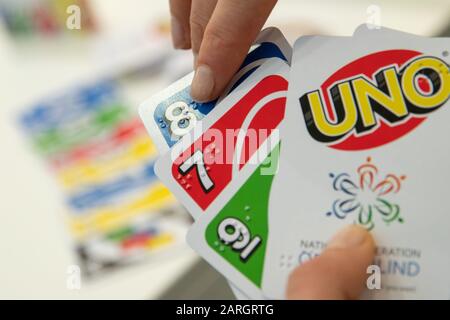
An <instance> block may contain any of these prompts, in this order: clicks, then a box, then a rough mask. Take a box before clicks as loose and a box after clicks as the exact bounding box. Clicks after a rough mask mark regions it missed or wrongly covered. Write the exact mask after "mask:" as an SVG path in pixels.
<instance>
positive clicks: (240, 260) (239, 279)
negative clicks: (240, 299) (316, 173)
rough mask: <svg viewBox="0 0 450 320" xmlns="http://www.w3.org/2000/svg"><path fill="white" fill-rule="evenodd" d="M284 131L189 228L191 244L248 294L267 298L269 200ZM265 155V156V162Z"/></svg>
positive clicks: (272, 140) (267, 143)
mask: <svg viewBox="0 0 450 320" xmlns="http://www.w3.org/2000/svg"><path fill="white" fill-rule="evenodd" d="M279 147H280V143H279V136H278V135H276V134H275V135H273V136H270V139H268V140H267V141H265V142H264V143H263V145H262V146H261V150H262V152H261V153H260V154H259V155H256V154H255V155H254V157H258V159H255V161H249V164H248V165H246V166H245V167H244V168H243V170H242V171H241V172H240V174H239V175H238V176H237V177H236V178H235V179H233V181H232V182H231V183H230V184H229V185H228V186H227V187H226V188H225V190H224V191H223V192H222V193H221V194H220V195H219V196H218V197H217V200H216V201H215V202H214V203H212V204H211V206H210V207H208V209H206V211H205V212H204V214H203V215H202V216H201V217H199V218H198V219H197V220H196V222H195V223H194V224H193V226H192V227H191V228H190V230H189V232H188V236H187V241H188V243H189V245H190V246H191V247H192V248H193V249H194V250H196V251H197V252H198V253H199V254H200V255H201V256H202V257H203V258H204V259H205V260H206V261H208V263H210V264H211V265H212V266H213V267H214V268H216V269H217V270H219V271H220V272H221V273H222V274H223V275H224V276H225V277H226V278H227V279H228V280H229V281H230V282H231V283H232V284H233V285H232V287H233V286H236V287H238V288H239V289H240V290H241V292H243V293H244V294H245V295H247V296H248V297H252V298H258V299H264V298H265V297H264V295H263V291H262V288H263V273H264V265H265V250H266V246H267V240H268V232H269V225H268V219H267V217H268V214H267V210H268V205H269V201H268V200H269V195H270V190H271V184H272V181H273V177H274V173H275V172H276V168H277V160H278V154H279ZM261 160H262V161H261Z"/></svg>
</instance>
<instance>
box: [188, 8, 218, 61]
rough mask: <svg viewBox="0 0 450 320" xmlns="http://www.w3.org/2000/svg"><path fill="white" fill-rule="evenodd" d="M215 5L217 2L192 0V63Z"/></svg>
mask: <svg viewBox="0 0 450 320" xmlns="http://www.w3.org/2000/svg"><path fill="white" fill-rule="evenodd" d="M216 4H217V0H192V5H191V17H190V26H191V47H192V52H193V54H194V61H196V60H197V56H198V52H199V51H200V44H201V43H202V39H203V34H204V33H205V29H206V25H207V24H208V22H209V19H210V18H211V15H212V14H213V11H214V8H215V7H216ZM195 66H196V63H195V62H194V67H195Z"/></svg>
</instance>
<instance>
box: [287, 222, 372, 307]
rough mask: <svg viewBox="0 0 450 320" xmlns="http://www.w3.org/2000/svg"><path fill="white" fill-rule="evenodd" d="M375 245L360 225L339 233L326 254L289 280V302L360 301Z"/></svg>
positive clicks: (299, 269) (302, 266) (303, 265)
mask: <svg viewBox="0 0 450 320" xmlns="http://www.w3.org/2000/svg"><path fill="white" fill-rule="evenodd" d="M374 255H375V243H374V240H373V238H372V236H371V235H370V233H369V232H368V231H367V230H365V229H364V228H362V227H361V226H357V225H349V226H346V227H345V228H344V229H342V230H341V231H340V232H338V233H337V234H336V235H335V236H334V237H333V238H332V239H331V240H330V241H329V243H328V246H327V248H326V249H325V250H324V251H323V252H322V254H321V255H320V256H318V257H316V258H314V259H312V260H310V261H308V262H306V263H304V264H302V265H301V266H299V267H297V268H296V269H294V271H293V272H292V273H291V275H290V277H289V282H288V286H287V292H286V297H287V298H288V299H358V298H359V297H360V295H361V293H362V292H363V290H364V288H365V287H366V279H367V273H366V270H367V267H368V266H369V265H370V264H372V262H373V258H374Z"/></svg>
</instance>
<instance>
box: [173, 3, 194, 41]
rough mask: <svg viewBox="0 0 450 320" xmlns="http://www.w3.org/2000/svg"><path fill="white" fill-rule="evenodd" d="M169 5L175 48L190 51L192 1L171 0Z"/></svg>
mask: <svg viewBox="0 0 450 320" xmlns="http://www.w3.org/2000/svg"><path fill="white" fill-rule="evenodd" d="M169 5H170V15H171V19H170V21H171V32H172V42H173V46H174V47H175V48H177V49H189V48H190V47H191V35H190V33H191V31H190V27H189V16H190V14H191V0H170V1H169Z"/></svg>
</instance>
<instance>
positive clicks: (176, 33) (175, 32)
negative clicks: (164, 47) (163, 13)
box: [171, 16, 186, 49]
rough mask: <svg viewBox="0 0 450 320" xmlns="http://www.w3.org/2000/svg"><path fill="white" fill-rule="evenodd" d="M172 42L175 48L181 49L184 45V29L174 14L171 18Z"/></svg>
mask: <svg viewBox="0 0 450 320" xmlns="http://www.w3.org/2000/svg"><path fill="white" fill-rule="evenodd" d="M171 28H172V30H171V31H172V42H173V46H174V47H175V48H176V49H183V48H184V47H185V46H186V38H185V37H184V29H183V27H182V26H181V23H180V21H178V19H177V18H176V17H174V16H172V18H171Z"/></svg>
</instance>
